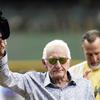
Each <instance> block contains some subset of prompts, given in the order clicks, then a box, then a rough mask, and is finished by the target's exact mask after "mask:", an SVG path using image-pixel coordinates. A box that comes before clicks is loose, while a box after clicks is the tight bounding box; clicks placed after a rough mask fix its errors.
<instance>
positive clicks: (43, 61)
mask: <svg viewBox="0 0 100 100" xmlns="http://www.w3.org/2000/svg"><path fill="white" fill-rule="evenodd" d="M42 63H43V66H44V68H47V64H46V62H45V60H44V59H42Z"/></svg>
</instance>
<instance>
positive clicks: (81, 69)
mask: <svg viewBox="0 0 100 100" xmlns="http://www.w3.org/2000/svg"><path fill="white" fill-rule="evenodd" d="M82 48H83V52H84V55H85V57H86V61H83V62H81V63H79V64H77V65H74V66H73V67H71V68H70V69H69V71H70V72H71V73H74V75H77V76H78V77H80V76H82V77H84V78H87V79H89V80H91V81H92V85H93V88H94V94H95V97H96V100H100V31H98V30H89V31H88V32H86V33H85V34H84V35H83V41H82Z"/></svg>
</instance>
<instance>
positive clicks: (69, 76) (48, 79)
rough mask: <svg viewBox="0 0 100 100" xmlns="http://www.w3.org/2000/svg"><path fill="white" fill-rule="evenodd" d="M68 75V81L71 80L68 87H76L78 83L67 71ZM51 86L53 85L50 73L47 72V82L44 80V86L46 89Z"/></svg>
mask: <svg viewBox="0 0 100 100" xmlns="http://www.w3.org/2000/svg"><path fill="white" fill-rule="evenodd" d="M67 75H68V79H69V84H68V86H71V85H74V86H75V85H76V82H75V80H73V79H72V77H71V74H70V73H69V71H67ZM49 84H52V83H51V81H50V77H49V72H47V73H46V77H45V80H44V86H45V87H46V86H47V85H49Z"/></svg>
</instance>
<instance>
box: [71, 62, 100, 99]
mask: <svg viewBox="0 0 100 100" xmlns="http://www.w3.org/2000/svg"><path fill="white" fill-rule="evenodd" d="M69 71H70V72H71V73H73V74H74V76H76V77H81V76H82V77H84V78H87V79H89V80H91V82H92V85H93V89H94V94H95V97H96V100H100V69H97V70H91V69H90V68H89V67H88V65H87V62H86V61H84V62H82V63H79V64H77V65H74V66H72V67H71V68H70V69H69Z"/></svg>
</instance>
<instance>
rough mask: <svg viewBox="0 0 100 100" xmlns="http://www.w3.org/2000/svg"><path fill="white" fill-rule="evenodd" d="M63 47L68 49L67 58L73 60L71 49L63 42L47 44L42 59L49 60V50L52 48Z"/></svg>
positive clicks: (54, 41)
mask: <svg viewBox="0 0 100 100" xmlns="http://www.w3.org/2000/svg"><path fill="white" fill-rule="evenodd" d="M57 45H58V46H63V47H65V48H66V54H67V55H66V56H67V57H68V58H69V59H71V54H70V49H69V47H68V45H67V43H66V42H64V41H63V40H53V41H50V42H49V43H47V44H46V46H45V47H44V49H43V55H42V59H46V58H47V50H48V49H49V48H51V47H54V46H57Z"/></svg>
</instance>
